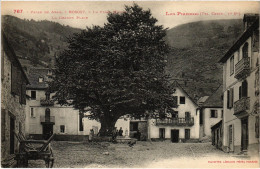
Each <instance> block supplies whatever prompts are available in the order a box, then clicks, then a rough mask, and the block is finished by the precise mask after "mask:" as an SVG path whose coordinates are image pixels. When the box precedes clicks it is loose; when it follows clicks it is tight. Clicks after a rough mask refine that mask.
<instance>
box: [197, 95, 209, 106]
mask: <svg viewBox="0 0 260 169" xmlns="http://www.w3.org/2000/svg"><path fill="white" fill-rule="evenodd" d="M208 98H209V96H203V97H201V98H199V100H198V101H197V104H198V105H201V104H203V103H204V102H205V101H206V100H207V99H208Z"/></svg>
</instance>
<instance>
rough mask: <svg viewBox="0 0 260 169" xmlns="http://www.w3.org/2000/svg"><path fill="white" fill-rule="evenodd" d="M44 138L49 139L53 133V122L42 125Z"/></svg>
mask: <svg viewBox="0 0 260 169" xmlns="http://www.w3.org/2000/svg"><path fill="white" fill-rule="evenodd" d="M42 134H43V139H45V140H48V139H49V138H50V137H51V135H52V134H53V125H52V124H43V126H42Z"/></svg>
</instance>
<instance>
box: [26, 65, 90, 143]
mask: <svg viewBox="0 0 260 169" xmlns="http://www.w3.org/2000/svg"><path fill="white" fill-rule="evenodd" d="M28 78H29V79H30V81H31V83H30V85H27V88H26V89H27V90H26V94H27V95H28V96H29V101H28V104H27V106H26V128H25V129H26V133H27V135H28V136H30V137H33V138H34V139H48V138H49V137H50V136H51V135H52V134H53V133H55V134H56V136H55V140H84V139H86V138H85V136H84V135H86V133H84V126H83V120H82V119H83V116H82V115H80V113H79V111H78V110H75V109H74V108H72V107H70V106H61V105H59V104H57V103H56V102H54V100H53V99H52V96H53V95H54V93H50V91H49V89H48V82H49V81H51V80H52V70H51V69H47V68H31V69H30V68H29V69H28Z"/></svg>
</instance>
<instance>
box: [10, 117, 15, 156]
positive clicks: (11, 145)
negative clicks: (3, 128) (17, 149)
mask: <svg viewBox="0 0 260 169" xmlns="http://www.w3.org/2000/svg"><path fill="white" fill-rule="evenodd" d="M14 130H15V119H14V118H13V117H11V116H10V154H14Z"/></svg>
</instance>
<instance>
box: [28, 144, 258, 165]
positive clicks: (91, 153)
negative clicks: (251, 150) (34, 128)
mask: <svg viewBox="0 0 260 169" xmlns="http://www.w3.org/2000/svg"><path fill="white" fill-rule="evenodd" d="M52 147H53V151H54V157H55V162H54V167H55V168H85V167H88V168H99V167H102V168H113V167H117V168H118V167H120V168H124V167H128V168H129V167H130V168H131V167H135V168H136V167H149V168H153V167H160V168H161V167H185V168H188V167H189V168H195V167H199V168H200V167H207V168H208V167H217V168H223V167H239V168H240V167H241V168H242V167H259V164H258V163H256V161H257V162H259V160H256V161H254V162H253V163H246V162H247V161H249V160H251V161H252V160H253V159H249V158H246V159H245V158H241V157H235V156H234V154H228V153H224V152H222V151H220V150H218V149H216V148H215V147H214V146H212V145H211V143H171V142H167V141H165V142H137V144H135V145H134V146H133V147H129V146H128V145H127V144H112V143H107V142H102V143H80V142H64V141H63V142H55V141H53V142H52ZM239 160H241V161H244V162H245V163H243V162H241V163H238V161H239ZM225 161H226V162H228V163H224V162H225ZM234 161H235V163H233V162H234ZM249 165H252V166H249ZM29 167H31V168H36V167H39V168H43V167H45V165H44V162H43V161H39V160H37V161H29Z"/></svg>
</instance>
